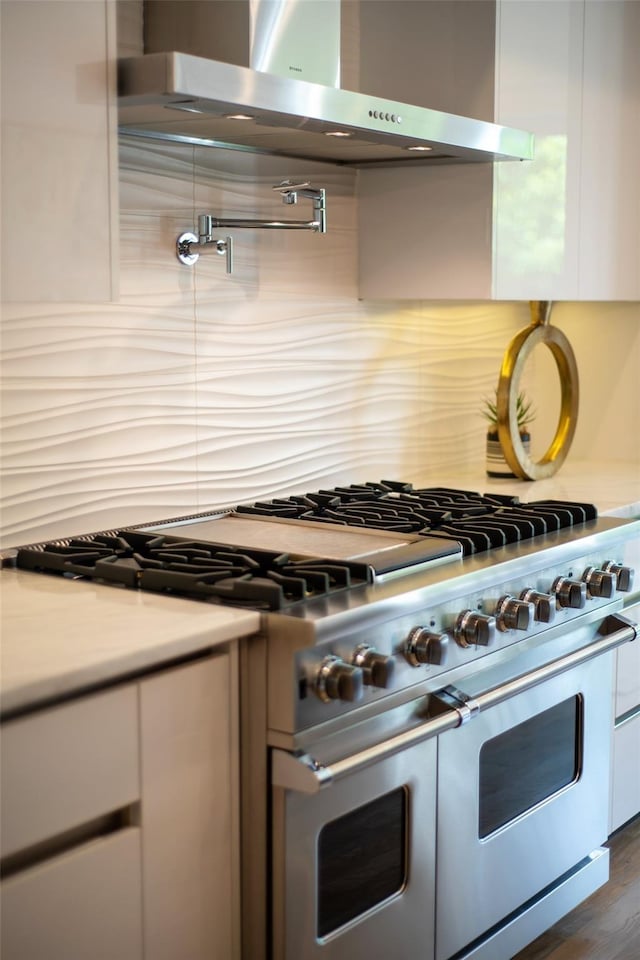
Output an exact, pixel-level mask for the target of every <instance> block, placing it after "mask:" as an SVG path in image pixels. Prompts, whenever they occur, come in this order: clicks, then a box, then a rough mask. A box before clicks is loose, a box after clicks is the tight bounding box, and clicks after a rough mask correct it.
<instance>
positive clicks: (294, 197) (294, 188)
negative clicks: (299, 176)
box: [271, 180, 309, 203]
mask: <svg viewBox="0 0 640 960" xmlns="http://www.w3.org/2000/svg"><path fill="white" fill-rule="evenodd" d="M308 186H309V181H308V180H305V181H304V182H301V183H292V181H291V180H282V181H281V182H280V183H277V184H276V185H275V187H272V188H271V189H272V190H275V191H276V193H279V194H280V195H281V196H282V202H283V203H297V202H298V190H304V188H305V187H308Z"/></svg>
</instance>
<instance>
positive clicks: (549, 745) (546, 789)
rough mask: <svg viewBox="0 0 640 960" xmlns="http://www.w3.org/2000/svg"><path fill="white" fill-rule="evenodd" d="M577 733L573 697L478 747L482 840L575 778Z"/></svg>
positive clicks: (578, 716) (578, 708)
mask: <svg viewBox="0 0 640 960" xmlns="http://www.w3.org/2000/svg"><path fill="white" fill-rule="evenodd" d="M581 731H582V698H581V697H579V696H577V697H570V698H569V699H568V700H563V701H562V703H558V704H556V706H554V707H551V708H550V709H548V710H545V711H543V712H542V713H539V714H537V715H536V716H535V717H531V718H530V719H529V720H525V722H524V723H519V724H518V725H517V726H515V727H512V728H511V729H510V730H506V731H505V732H504V733H501V734H500V735H499V736H497V737H494V739H493V740H488V741H487V742H486V743H484V744H483V745H482V748H481V750H480V805H479V823H478V835H479V837H480V838H481V839H482V838H483V837H486V836H488V835H489V834H490V833H493V831H494V830H497V829H498V828H499V827H502V826H504V825H505V824H506V823H509V821H510V820H514V819H515V818H516V817H518V816H520V815H521V814H523V813H525V812H526V811H527V810H530V809H531V808H532V807H535V806H536V804H538V803H541V802H542V801H543V800H546V799H547V798H548V797H550V796H552V795H553V794H554V793H557V792H558V790H561V789H562V787H566V786H567V784H569V783H573V781H574V780H576V779H577V778H578V775H579V767H580V756H581V748H580V744H581V740H582V735H581Z"/></svg>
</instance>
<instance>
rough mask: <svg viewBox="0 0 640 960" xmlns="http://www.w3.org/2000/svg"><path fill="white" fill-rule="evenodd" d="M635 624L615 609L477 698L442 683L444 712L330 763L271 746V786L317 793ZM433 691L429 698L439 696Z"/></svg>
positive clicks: (618, 640)
mask: <svg viewBox="0 0 640 960" xmlns="http://www.w3.org/2000/svg"><path fill="white" fill-rule="evenodd" d="M639 628H640V624H637V623H634V622H633V621H632V620H629V619H628V618H627V617H624V616H622V615H621V614H619V613H615V614H611V615H610V616H608V617H606V619H605V620H604V621H603V622H602V624H601V625H600V628H599V631H598V632H599V633H600V634H601V639H600V640H596V641H594V642H593V643H591V644H589V645H588V646H587V647H582V648H581V649H580V650H577V651H575V652H574V653H570V654H568V655H567V656H564V657H560V658H559V659H558V660H552V661H551V662H550V663H547V664H545V665H544V666H543V667H539V668H538V669H537V670H532V671H530V672H529V673H526V674H523V676H521V677H516V679H515V680H510V681H508V682H507V683H503V684H501V685H500V686H498V687H495V688H494V689H493V690H488V691H487V692H486V693H481V694H479V695H478V696H477V697H469V696H467V695H466V694H464V693H462V692H461V691H459V690H456V689H455V688H454V687H445V688H444V690H442V691H440V693H441V694H443V696H442V699H441V701H440V703H441V705H442V706H443V707H444V712H443V713H441V714H439V715H438V716H436V717H430V718H428V719H427V720H425V722H424V723H422V724H420V726H417V727H413V728H412V729H411V730H406V731H404V732H403V733H399V734H396V736H393V737H390V738H389V739H388V740H384V741H383V742H382V743H378V744H374V745H373V746H371V747H367V748H365V749H364V750H361V751H359V752H358V753H354V754H352V755H351V756H349V757H345V758H344V759H343V760H336V761H334V762H333V763H331V764H330V765H325V764H323V763H320V762H319V761H318V760H314V758H313V757H311V756H309V755H308V754H302V755H300V754H293V753H288V752H287V751H286V750H279V749H274V750H272V751H271V782H272V785H273V786H275V787H284V788H285V789H286V790H296V791H298V792H300V793H319V791H320V790H322V789H323V788H324V787H327V786H329V785H330V784H332V783H335V782H336V781H337V780H341V779H343V778H344V777H348V776H350V775H351V774H353V773H357V772H358V771H359V770H363V769H365V767H369V766H371V765H372V764H374V763H379V762H380V761H382V760H386V759H387V757H391V756H393V755H394V754H395V753H399V752H400V751H401V750H405V749H407V748H408V747H412V746H415V745H416V744H418V743H422V742H423V741H424V740H429V739H431V738H432V737H435V736H437V735H438V734H440V733H444V731H445V730H451V729H453V728H454V727H459V726H460V725H461V724H463V723H465V722H466V721H467V720H469V719H470V718H471V717H473V716H476V715H477V714H478V713H480V712H481V711H483V710H487V709H488V708H489V707H494V706H496V705H497V704H499V703H502V702H503V701H505V700H508V699H509V698H510V697H514V696H516V695H517V694H520V693H524V692H525V691H526V690H529V689H530V688H531V687H534V686H536V685H537V684H539V683H543V682H544V681H545V680H550V679H551V678H552V677H555V676H558V675H559V674H561V673H564V672H565V671H566V670H571V669H572V668H573V667H577V666H579V665H580V664H582V663H586V662H587V661H588V660H592V659H593V658H594V657H599V656H601V655H603V654H605V653H607V652H609V651H610V650H614V649H615V648H616V647H619V646H621V645H622V644H623V643H628V642H629V641H631V640H635V638H636V636H637V635H638V629H639ZM438 695H439V694H438V693H436V694H434V697H436V698H437V697H438Z"/></svg>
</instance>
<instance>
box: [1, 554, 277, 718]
mask: <svg viewBox="0 0 640 960" xmlns="http://www.w3.org/2000/svg"><path fill="white" fill-rule="evenodd" d="M0 592H1V600H2V611H1V614H0V624H1V627H2V633H1V636H0V707H1V710H2V713H3V715H6V714H8V713H12V712H13V711H16V710H22V709H25V708H28V707H34V706H37V705H38V704H41V703H42V704H43V703H46V702H49V701H51V700H54V699H57V698H60V697H63V696H67V695H69V694H73V693H79V692H82V691H83V690H89V689H92V688H94V687H96V686H99V685H101V684H104V683H107V682H110V681H113V680H116V679H118V678H124V677H128V676H132V675H135V674H138V673H142V672H144V671H146V670H150V669H153V668H154V667H157V666H160V665H162V664H163V663H169V662H171V661H175V660H177V659H179V658H181V657H185V656H188V655H190V654H193V653H197V652H198V651H201V650H206V649H207V648H209V647H213V646H216V645H218V644H221V643H224V642H226V641H228V640H232V639H234V638H236V637H240V636H246V635H247V634H250V633H255V632H256V631H257V630H258V627H259V622H260V618H259V614H258V613H256V612H255V611H245V610H239V609H236V608H232V607H223V606H216V605H214V604H210V603H197V602H194V601H193V600H186V599H182V598H175V597H166V596H162V595H158V594H153V593H144V592H142V591H138V590H121V589H118V588H115V587H106V586H104V585H96V584H94V583H92V582H91V581H80V580H66V579H64V578H62V577H55V576H44V575H42V574H38V573H31V572H28V571H21V570H11V569H8V570H2V572H1V574H0Z"/></svg>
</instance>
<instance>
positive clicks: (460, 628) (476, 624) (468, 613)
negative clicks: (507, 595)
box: [453, 610, 496, 647]
mask: <svg viewBox="0 0 640 960" xmlns="http://www.w3.org/2000/svg"><path fill="white" fill-rule="evenodd" d="M495 635H496V621H495V617H488V616H486V614H484V613H477V612H476V611H475V610H463V611H462V613H461V614H460V615H459V617H458V619H457V620H456V625H455V627H454V629H453V636H454V637H455V641H456V643H457V644H459V646H461V647H476V646H477V647H487V646H488V645H489V644H490V643H491V642H492V640H493V638H494V637H495Z"/></svg>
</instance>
